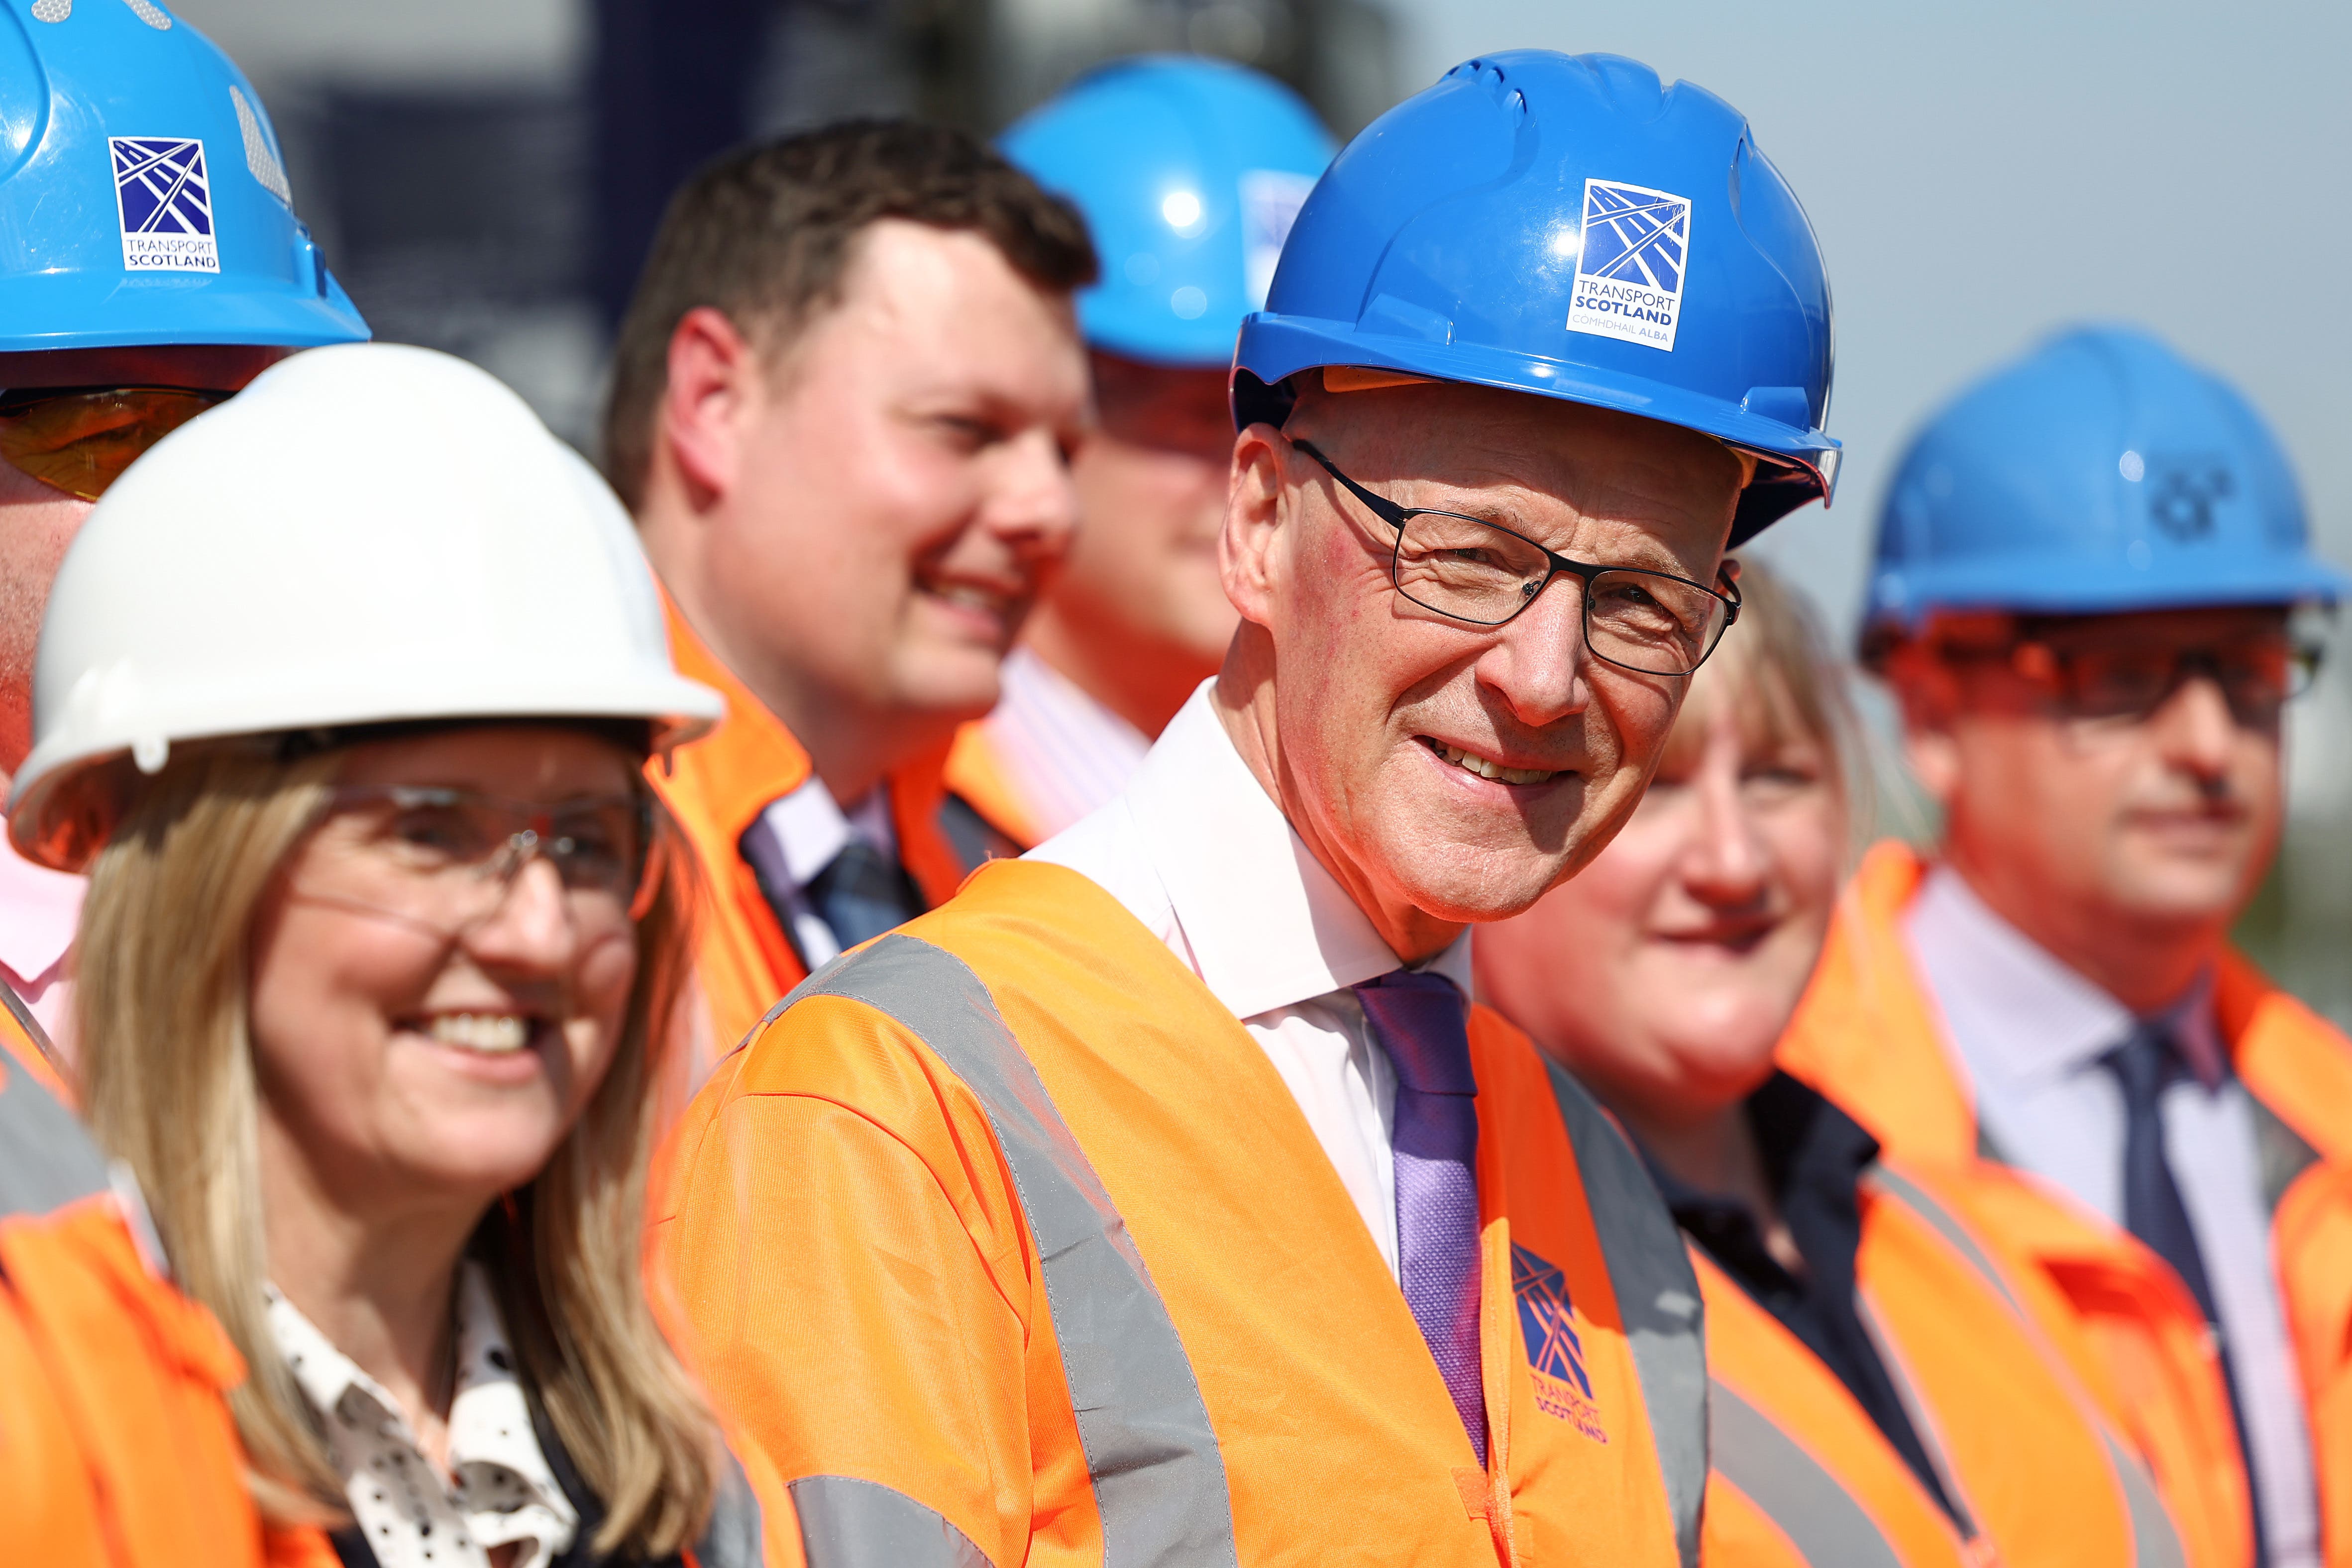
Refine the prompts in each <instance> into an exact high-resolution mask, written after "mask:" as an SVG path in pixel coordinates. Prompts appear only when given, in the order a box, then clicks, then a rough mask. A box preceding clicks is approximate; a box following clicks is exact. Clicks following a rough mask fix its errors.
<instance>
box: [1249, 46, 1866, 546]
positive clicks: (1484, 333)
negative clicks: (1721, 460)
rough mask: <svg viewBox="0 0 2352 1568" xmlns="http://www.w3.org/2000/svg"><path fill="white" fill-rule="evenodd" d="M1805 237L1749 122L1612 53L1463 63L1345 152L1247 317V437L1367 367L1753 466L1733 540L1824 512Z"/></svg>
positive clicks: (1823, 325) (1811, 262)
mask: <svg viewBox="0 0 2352 1568" xmlns="http://www.w3.org/2000/svg"><path fill="white" fill-rule="evenodd" d="M1830 361H1831V343H1830V288H1829V279H1828V277H1827V276H1826V275H1825V274H1824V272H1823V271H1822V253H1821V246H1820V245H1819V244H1818V243H1817V242H1816V241H1815V240H1814V238H1813V231H1812V225H1811V224H1809V223H1808V222H1806V220H1805V214H1804V211H1803V209H1802V208H1801V207H1799V206H1798V205H1797V198H1796V196H1795V195H1794V194H1793V193H1790V189H1789V186H1788V183H1787V182H1786V181H1784V180H1783V179H1781V177H1780V171H1779V170H1777V169H1775V168H1773V167H1772V165H1771V163H1770V162H1769V161H1768V160H1767V159H1766V158H1765V156H1764V154H1763V153H1761V152H1758V151H1757V149H1756V144H1755V142H1754V141H1753V140H1752V139H1751V138H1750V137H1749V135H1748V122H1747V121H1746V120H1743V119H1742V118H1741V117H1740V115H1739V113H1738V110H1734V109H1733V108H1732V107H1731V106H1730V105H1729V104H1727V103H1725V102H1724V101H1723V100H1722V99H1719V98H1717V97H1716V96H1715V95H1714V94H1713V93H1710V92H1708V91H1706V89H1702V88H1696V87H1693V86H1692V85H1691V84H1690V83H1688V82H1677V83H1675V85H1674V86H1673V87H1671V88H1666V87H1661V86H1660V85H1659V82H1658V78H1657V74H1656V73H1655V72H1654V71H1652V70H1651V69H1650V68H1648V67H1647V66H1644V65H1641V64H1638V63H1636V62H1635V61H1633V60H1628V59H1622V58H1620V57H1617V56H1614V55H1574V56H1570V55H1562V54H1555V53H1553V52H1552V51H1550V50H1549V49H1514V50H1511V51H1508V52H1507V53H1504V54H1497V55H1487V56H1485V57H1481V58H1478V59H1475V60H1469V61H1466V62H1465V63H1464V64H1462V65H1458V66H1456V67H1454V68H1453V69H1452V70H1450V71H1448V72H1446V73H1445V75H1444V78H1442V79H1441V80H1439V82H1438V83H1437V85H1436V86H1434V87H1432V88H1430V89H1427V90H1426V91H1423V92H1421V93H1417V94H1415V95H1414V96H1413V97H1412V98H1409V99H1406V100H1405V101H1404V102H1402V103H1401V104H1399V105H1398V106H1397V107H1396V108H1394V109H1392V110H1389V111H1388V112H1387V113H1386V114H1384V115H1382V116H1381V118H1380V119H1378V120H1374V121H1373V122H1372V123H1371V124H1370V126H1368V127H1367V128H1366V129H1365V130H1364V131H1363V132H1362V133H1361V134H1360V135H1359V136H1358V137H1357V138H1356V139H1355V140H1354V141H1350V142H1349V143H1348V146H1347V148H1346V150H1345V151H1343V152H1341V153H1340V154H1339V158H1338V160H1337V161H1336V162H1333V163H1332V165H1331V168H1330V172H1328V173H1326V174H1325V175H1324V176H1323V178H1322V180H1321V182H1320V183H1318V184H1317V185H1316V187H1315V192H1314V194H1312V195H1310V196H1309V197H1307V205H1306V206H1305V207H1304V208H1302V209H1301V210H1300V212H1299V214H1298V222H1297V225H1296V226H1295V227H1293V229H1292V230H1291V234H1290V239H1289V243H1288V244H1287V245H1286V246H1284V248H1283V253H1282V265H1281V267H1280V268H1279V269H1278V270H1277V271H1276V273H1275V276H1274V287H1273V290H1272V292H1271V295H1270V296H1269V298H1268V299H1267V301H1266V308H1265V310H1263V311H1261V312H1259V313H1258V314H1256V315H1255V316H1252V317H1251V318H1250V319H1248V320H1247V321H1246V322H1244V324H1243V326H1242V333H1241V341H1240V344H1239V347H1238V350H1237V353H1236V357H1235V361H1234V421H1235V423H1238V424H1247V423H1249V422H1251V421H1252V420H1255V419H1267V420H1269V421H1272V422H1276V423H1278V422H1279V420H1280V418H1281V416H1282V415H1283V414H1284V413H1286V412H1287V400H1286V397H1284V396H1283V394H1282V393H1281V391H1280V387H1279V383H1280V382H1282V381H1283V380H1284V378H1286V377H1287V376H1290V375H1294V374H1296V373H1297V372H1298V371H1303V370H1307V369H1311V368H1313V367H1315V366H1318V365H1361V366H1368V367H1372V368H1376V369H1381V370H1390V371H1402V372H1405V373H1408V374H1412V375H1422V376H1429V377H1433V378H1434V379H1437V380H1440V381H1451V382H1472V383H1475V384H1477V385H1480V386H1491V387H1502V388H1505V389H1507V390H1509V391H1512V392H1534V393H1538V394H1539V395H1542V396H1545V397H1557V398H1565V399H1568V400H1569V401H1570V402H1582V403H1591V404H1592V405H1594V406H1596V407H1601V408H1612V409H1619V410H1622V411H1623V412H1625V413H1634V414H1640V415H1642V416H1643V417H1644V418H1648V419H1655V420H1662V421H1664V423H1669V424H1678V425H1683V426H1685V427H1686V428H1688V429H1691V430H1696V431H1702V432H1704V433H1706V434H1708V435H1712V436H1715V437H1717V439H1719V440H1721V441H1723V442H1725V443H1726V444H1729V445H1731V446H1734V447H1737V448H1738V449H1740V450H1742V451H1746V452H1750V453H1754V454H1756V455H1758V456H1759V457H1760V458H1762V459H1764V461H1763V462H1762V463H1761V464H1759V467H1758V470H1757V476H1756V479H1755V481H1754V482H1753V483H1752V484H1750V485H1749V486H1748V491H1747V494H1745V495H1744V496H1742V497H1740V503H1739V512H1738V518H1737V520H1736V521H1735V523H1734V525H1733V528H1732V532H1731V542H1732V543H1734V544H1738V543H1740V542H1741V541H1742V540H1745V539H1747V538H1752V537H1753V536H1754V535H1755V534H1756V533H1757V532H1759V530H1760V529H1762V528H1764V527H1765V526H1766V525H1768V524H1769V523H1771V522H1773V521H1774V520H1776V519H1777V518H1779V517H1782V516H1785V515H1786V514H1787V513H1789V512H1790V511H1792V510H1794V509H1795V508H1797V507H1801V506H1802V505H1804V504H1805V503H1806V502H1807V501H1810V500H1813V499H1815V498H1817V497H1818V498H1820V499H1822V500H1824V501H1826V500H1827V499H1828V498H1829V497H1830V493H1831V491H1832V489H1833V488H1834V486H1835V485H1836V480H1837V467H1838V457H1839V449H1838V444H1837V443H1836V442H1834V441H1832V440H1831V439H1830V438H1829V437H1828V436H1827V435H1825V434H1822V424H1823V423H1825V422H1826V420H1827V418H1828V413H1829V401H1830Z"/></svg>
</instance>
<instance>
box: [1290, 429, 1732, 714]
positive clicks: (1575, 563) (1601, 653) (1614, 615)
mask: <svg viewBox="0 0 2352 1568" xmlns="http://www.w3.org/2000/svg"><path fill="white" fill-rule="evenodd" d="M1291 444H1292V445H1294V446H1296V447H1297V448H1298V450H1299V451H1301V452H1304V453H1305V454H1307V456H1309V457H1312V458H1313V459H1315V461H1316V462H1318V463H1319V464H1321V465H1323V467H1324V469H1325V470H1326V471H1327V472H1328V473H1329V474H1330V476H1331V477H1332V478H1334V479H1336V480H1338V481H1339V483H1340V485H1341V486H1344V487H1345V488H1346V489H1347V492H1348V494H1349V495H1351V496H1353V497H1356V499H1357V500H1359V501H1361V502H1362V503H1363V504H1364V506H1365V507H1366V508H1367V509H1368V510H1369V511H1370V513H1371V514H1372V515H1373V516H1374V517H1378V518H1380V519H1381V521H1382V522H1384V523H1386V524H1387V525H1388V526H1389V527H1391V528H1394V529H1395V530H1396V535H1397V538H1396V551H1395V554H1394V555H1393V556H1392V557H1391V562H1390V577H1391V580H1392V581H1393V582H1394V583H1395V584H1396V591H1398V592H1399V593H1401V594H1402V595H1404V597H1405V598H1407V599H1409V600H1411V601H1412V602H1414V603H1415V604H1418V605H1420V606H1421V607H1422V608H1423V609H1424V610H1433V611H1435V612H1437V613H1438V614H1440V615H1443V616H1445V617H1446V618H1448V619H1449V620H1454V621H1462V622H1468V623H1469V624H1470V625H1473V626H1500V625H1502V624H1503V623H1504V622H1507V621H1509V620H1510V619H1511V618H1512V617H1514V616H1516V615H1517V614H1518V613H1519V612H1521V611H1523V610H1525V609H1526V608H1527V607H1528V605H1530V604H1533V603H1534V602H1535V601H1536V598H1537V596H1538V595H1539V594H1541V593H1542V592H1543V591H1544V590H1545V589H1546V588H1548V587H1549V586H1550V585H1551V582H1552V580H1553V579H1554V578H1558V577H1573V578H1575V579H1577V580H1579V581H1580V583H1581V584H1582V585H1583V588H1584V645H1585V647H1586V648H1587V649H1588V650H1589V651H1590V652H1591V654H1592V656H1593V657H1594V658H1596V659H1599V660H1601V661H1602V662H1603V663H1604V664H1615V665H1616V666H1617V667H1618V668H1620V669H1624V670H1633V671H1634V672H1636V673H1638V674H1645V675H1687V674H1690V673H1691V672H1692V671H1694V670H1696V669H1697V668H1698V667H1699V666H1700V665H1701V664H1705V663H1706V656H1707V655H1708V654H1709V653H1714V652H1715V645H1716V644H1717V643H1719V642H1721V641H1722V640H1723V634H1724V632H1727V631H1728V630H1729V629H1730V626H1731V623H1732V622H1734V621H1736V620H1738V618H1739V594H1738V589H1737V588H1736V587H1732V585H1731V584H1730V582H1729V580H1726V583H1725V586H1726V587H1727V588H1730V589H1731V591H1729V592H1727V593H1718V592H1717V591H1715V590H1714V589H1711V588H1706V587H1703V586H1702V585H1700V584H1698V583H1696V582H1693V581H1691V580H1690V579H1688V578H1686V577H1675V576H1674V575H1672V574H1671V573H1668V572H1663V571H1651V570H1647V569H1646V568H1643V567H1621V566H1590V565H1587V564H1586V563H1585V562H1583V561H1580V560H1570V559H1568V557H1566V556H1564V555H1557V554H1554V553H1553V552H1552V551H1550V550H1549V549H1545V548H1544V547H1543V546H1541V545H1539V544H1538V543H1536V542H1535V540H1533V539H1531V538H1527V537H1526V536H1525V535H1522V534H1518V533H1514V532H1513V531H1512V530H1511V529H1509V528H1505V527H1504V526H1503V525H1502V524H1500V523H1492V522H1488V521H1487V520H1486V519H1485V518H1484V517H1470V516H1468V515H1466V514H1465V513H1461V512H1436V511H1429V510H1425V509H1423V508H1419V507H1401V506H1399V505H1397V503H1395V502H1394V501H1391V500H1389V499H1387V498H1386V497H1381V496H1376V495H1374V494H1372V492H1371V491H1370V490H1367V489H1365V488H1364V487H1363V486H1361V485H1359V484H1357V483H1356V482H1355V481H1354V480H1353V479H1350V478H1349V477H1348V476H1346V475H1345V474H1342V473H1340V472H1339V468H1338V467H1337V466H1336V465H1333V463H1332V461H1331V460H1330V459H1329V458H1328V457H1326V456H1324V455H1323V454H1321V453H1320V452H1318V451H1317V450H1315V448H1314V447H1313V446H1311V445H1309V444H1307V443H1306V442H1304V441H1294V442H1292V443H1291Z"/></svg>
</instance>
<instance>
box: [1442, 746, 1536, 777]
mask: <svg viewBox="0 0 2352 1568" xmlns="http://www.w3.org/2000/svg"><path fill="white" fill-rule="evenodd" d="M1429 748H1430V749H1431V750H1432V751H1434V752H1435V753H1437V755H1438V756H1440V757H1443V758H1445V760H1446V761H1448V762H1451V763H1452V764H1454V767H1456V768H1467V769H1469V770H1470V771H1471V772H1473V773H1475V774H1476V775H1477V776H1478V777H1479V778H1481V779H1493V780H1495V782H1496V783H1497V784H1541V783H1544V782H1546V781H1547V780H1549V779H1557V778H1559V769H1557V768H1553V769H1550V770H1546V769H1543V768H1506V767H1504V766H1503V765H1502V764H1501V763H1499V762H1489V761H1488V760H1486V758H1483V757H1480V756H1478V755H1477V754H1476V753H1475V752H1469V751H1465V750H1463V749H1462V748H1461V747H1458V746H1447V745H1445V744H1444V742H1442V741H1435V740H1433V741H1431V742H1430V743H1429Z"/></svg>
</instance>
